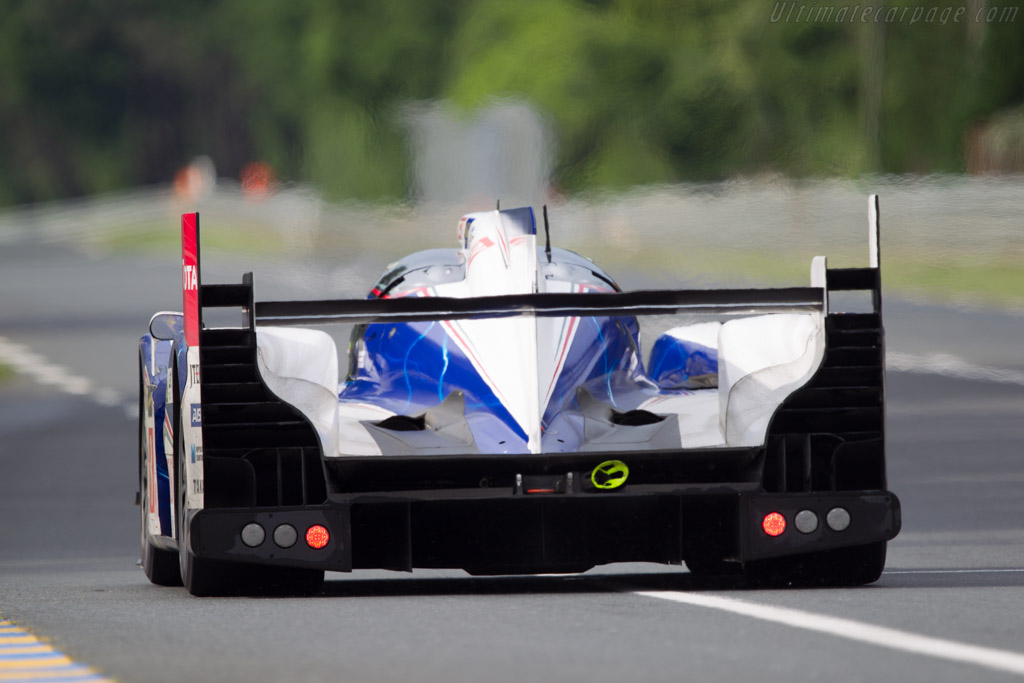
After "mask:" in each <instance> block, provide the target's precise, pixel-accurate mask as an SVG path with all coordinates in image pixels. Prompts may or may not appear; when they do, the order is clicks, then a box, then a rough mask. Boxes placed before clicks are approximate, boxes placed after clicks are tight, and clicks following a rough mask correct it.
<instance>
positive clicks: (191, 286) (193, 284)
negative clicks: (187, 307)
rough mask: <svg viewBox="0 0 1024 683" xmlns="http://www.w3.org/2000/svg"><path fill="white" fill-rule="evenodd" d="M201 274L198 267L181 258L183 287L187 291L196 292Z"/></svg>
mask: <svg viewBox="0 0 1024 683" xmlns="http://www.w3.org/2000/svg"><path fill="white" fill-rule="evenodd" d="M198 283H199V276H198V275H197V274H196V267H195V266H193V265H189V264H187V263H185V259H182V260H181V288H182V289H183V290H185V291H186V292H194V291H196V289H198V286H199V284H198Z"/></svg>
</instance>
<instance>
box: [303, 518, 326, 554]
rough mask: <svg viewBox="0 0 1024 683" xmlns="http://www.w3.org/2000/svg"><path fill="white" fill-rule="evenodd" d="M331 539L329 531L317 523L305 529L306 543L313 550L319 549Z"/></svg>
mask: <svg viewBox="0 0 1024 683" xmlns="http://www.w3.org/2000/svg"><path fill="white" fill-rule="evenodd" d="M330 540H331V533H330V532H329V531H327V529H326V528H325V527H322V526H320V525H319V524H314V525H313V526H311V527H309V528H308V529H306V545H308V546H309V547H310V548H313V549H314V550H320V548H323V547H324V546H325V545H327V542H328V541H330Z"/></svg>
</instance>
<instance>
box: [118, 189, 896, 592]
mask: <svg viewBox="0 0 1024 683" xmlns="http://www.w3.org/2000/svg"><path fill="white" fill-rule="evenodd" d="M543 217H544V221H543V222H544V227H545V235H546V236H547V234H548V230H547V210H546V208H545V209H544V213H543ZM537 223H538V221H537V216H536V214H535V212H534V210H533V209H532V208H530V207H524V208H518V209H511V210H494V211H484V212H479V213H472V214H469V215H466V216H463V217H462V218H461V220H460V221H459V222H458V226H457V231H456V238H457V245H456V247H455V248H451V249H432V250H428V251H423V252H419V253H416V254H413V255H411V256H408V257H406V258H404V259H402V260H400V261H398V262H397V263H395V264H392V265H391V266H390V267H388V269H387V270H386V272H385V273H384V275H383V276H382V277H381V279H380V281H379V282H377V283H376V285H375V286H374V287H373V288H372V289H371V290H370V293H369V295H368V297H367V298H366V299H335V300H329V299H328V300H324V299H311V300H305V301H260V302H256V301H254V288H253V276H252V273H246V274H245V275H244V276H243V277H242V281H241V283H240V284H203V283H202V279H201V269H200V261H201V260H200V240H199V215H198V214H197V213H189V214H185V215H184V216H182V223H181V226H182V303H183V310H182V312H181V313H166V312H165V313H158V314H156V315H155V316H153V318H152V319H151V321H150V326H149V332H148V334H146V335H144V336H143V337H142V339H141V340H140V345H139V402H140V410H139V482H140V491H139V496H138V500H139V502H140V507H141V545H142V566H143V568H144V570H145V573H146V575H147V577H149V579H150V580H151V581H152V582H153V583H156V584H160V585H176V584H182V583H183V584H184V585H185V587H186V588H187V589H188V591H189V592H190V593H192V594H194V595H216V594H223V593H230V592H236V591H240V590H244V591H247V592H259V591H264V590H286V591H290V592H296V593H308V592H315V591H316V590H318V589H319V588H320V586H321V585H322V582H323V578H324V572H325V570H330V571H340V572H350V571H352V570H353V569H358V568H384V569H393V570H402V571H411V570H413V569H414V568H457V569H463V570H465V571H467V572H469V573H470V574H474V575H489V574H537V573H569V572H583V571H586V570H588V569H590V568H592V567H594V566H596V565H603V564H608V563H614V562H636V561H644V562H655V563H665V564H682V563H684V562H685V564H686V566H687V567H688V569H689V571H690V572H691V573H692V574H696V575H699V576H713V575H719V574H736V575H743V576H745V577H746V578H747V579H748V580H750V581H751V582H753V583H757V584H768V585H789V584H806V583H820V584H833V585H853V584H863V583H869V582H872V581H875V580H876V579H878V577H879V576H880V574H881V572H882V569H883V567H884V564H885V552H886V543H887V542H888V541H889V540H891V539H892V538H894V537H895V536H896V534H897V533H898V532H899V529H900V503H899V499H898V498H897V497H896V495H895V494H893V493H892V492H890V491H888V490H887V487H886V468H885V383H884V335H883V328H882V301H881V280H880V268H879V251H878V202H877V197H876V196H872V197H871V198H870V201H869V228H870V229H869V245H870V249H869V265H868V267H865V268H843V269H833V268H828V267H827V262H826V260H825V258H824V257H816V258H815V259H814V260H813V261H812V264H811V282H810V286H808V287H789V288H766V289H710V290H650V291H632V292H624V291H622V290H621V289H620V288H619V286H618V285H617V284H616V282H615V280H614V279H613V278H612V277H611V276H610V275H609V274H608V273H606V272H604V271H603V270H602V269H601V268H600V267H598V266H597V265H596V264H594V263H593V262H592V261H590V260H588V259H586V258H584V257H582V256H580V255H577V254H575V253H573V252H571V251H568V250H565V249H559V248H552V247H551V246H550V239H549V238H546V239H545V243H544V244H543V245H541V244H540V243H539V242H538V234H537ZM842 290H860V291H864V292H867V293H869V295H870V306H869V307H868V308H869V310H866V311H861V312H855V313H843V312H839V311H837V310H833V307H831V306H830V304H829V295H830V293H832V292H835V291H842ZM224 308H229V309H230V308H233V309H236V310H238V311H240V312H241V316H239V317H240V322H239V323H238V324H235V325H223V324H220V325H215V324H214V320H217V321H222V320H224V319H225V318H224V315H223V313H220V314H217V315H215V314H214V309H224ZM652 316H657V318H655V320H656V321H663V320H664V319H665V316H675V318H674V319H675V320H676V321H677V322H678V323H679V324H675V325H674V326H671V327H670V328H668V329H664V325H662V327H661V328H660V330H663V331H660V334H658V335H657V337H656V339H655V341H654V343H653V345H651V346H650V348H649V349H647V348H646V347H645V346H644V345H643V343H642V331H643V330H645V329H646V330H649V329H655V330H656V331H659V328H658V327H657V325H655V326H654V327H653V328H652V327H651V325H649V324H648V321H649V320H650V318H651V317H652ZM337 323H348V324H350V325H352V326H353V327H352V332H351V340H350V343H349V348H348V353H347V355H346V356H345V358H344V359H343V360H342V362H339V353H338V349H337V344H336V342H335V340H334V338H333V337H332V336H331V335H330V334H328V333H327V332H325V331H324V330H323V329H322V327H321V326H323V325H327V324H337ZM649 334H650V333H649ZM339 368H340V369H339Z"/></svg>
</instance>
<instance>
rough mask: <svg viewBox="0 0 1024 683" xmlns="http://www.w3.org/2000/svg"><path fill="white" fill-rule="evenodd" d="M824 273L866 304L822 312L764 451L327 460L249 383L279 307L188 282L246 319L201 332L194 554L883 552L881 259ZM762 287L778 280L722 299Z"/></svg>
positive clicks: (886, 517)
mask: <svg viewBox="0 0 1024 683" xmlns="http://www.w3.org/2000/svg"><path fill="white" fill-rule="evenodd" d="M826 278H827V282H826V287H825V288H824V289H817V290H814V291H817V292H819V293H820V294H821V295H822V296H823V297H824V296H827V292H830V291H842V290H862V291H866V292H868V293H869V295H870V297H871V306H870V311H869V312H864V313H838V312H829V313H828V314H827V316H826V349H825V353H824V359H823V362H822V364H821V366H820V368H819V369H818V370H817V372H816V374H815V375H814V376H813V378H812V379H811V380H810V381H809V382H808V383H807V384H806V385H805V386H804V387H802V388H800V389H799V390H797V391H796V392H795V393H793V394H792V395H790V396H789V397H788V398H787V399H786V400H785V402H784V403H783V404H782V405H781V406H780V407H779V409H778V410H777V412H776V413H775V415H774V417H773V419H772V421H771V424H770V426H769V429H768V436H767V439H766V443H765V444H764V445H763V446H761V447H754V448H713V449H704V450H683V451H669V452H657V451H653V452H652V451H645V452H621V453H614V452H602V453H578V454H541V455H450V456H415V457H402V456H386V457H383V456H381V457H358V458H336V457H330V458H324V457H322V456H323V454H322V453H321V452H320V445H319V441H318V438H317V435H316V432H315V431H314V429H313V427H312V425H311V424H310V423H309V422H308V421H307V420H306V418H305V417H304V416H303V415H302V414H301V413H300V412H298V411H297V410H295V409H294V408H292V407H291V406H289V405H287V404H286V403H284V402H282V401H280V400H279V399H278V398H276V397H275V396H274V395H273V394H272V393H271V392H270V391H269V390H268V389H267V387H266V385H265V384H264V383H263V381H262V380H261V378H260V376H259V372H258V370H257V365H256V333H255V329H256V327H255V326H256V324H257V323H258V322H259V321H260V320H261V319H262V318H263V317H264V314H265V317H266V319H267V320H277V319H278V317H277V314H278V313H279V312H280V310H282V309H283V308H285V307H286V305H285V304H284V303H273V302H272V303H269V304H265V305H264V304H254V302H253V295H252V278H251V275H246V277H245V278H244V279H243V283H242V284H241V285H201V291H200V295H201V308H211V307H239V308H241V309H243V311H244V312H245V324H244V325H243V327H241V328H239V329H203V330H202V332H201V337H200V354H201V366H202V386H203V393H202V414H203V426H202V429H203V444H204V450H205V458H204V462H205V508H204V509H202V510H200V511H198V512H197V513H196V514H195V515H194V517H193V518H192V521H191V545H192V550H193V552H194V553H195V554H196V555H197V556H198V557H204V558H210V559H214V560H224V561H231V562H241V563H251V564H272V565H281V566H293V567H310V568H319V569H328V570H336V571H349V570H352V569H357V568H387V569H396V570H411V569H412V568H414V567H449V568H463V569H466V570H467V571H469V572H471V573H479V574H493V573H533V572H572V571H582V570H585V569H587V568H589V567H592V566H595V565H599V564H606V563H611V562H632V561H649V562H658V563H671V564H678V563H681V562H684V561H686V562H688V563H692V565H691V566H692V567H696V566H698V560H699V561H701V562H702V563H704V565H706V562H707V561H708V560H710V561H712V562H717V563H724V564H725V565H729V564H732V565H735V566H739V567H742V566H744V565H746V564H748V563H752V562H757V561H760V560H765V559H769V558H781V557H786V556H809V554H821V553H826V552H830V551H834V550H836V549H840V548H868V547H875V548H877V547H882V548H883V552H882V558H883V562H884V542H885V541H888V540H890V539H892V538H893V537H895V535H896V534H897V533H898V532H899V528H900V504H899V500H898V499H897V497H896V496H895V495H894V494H892V493H891V492H889V491H887V487H886V468H885V410H884V403H885V376H884V356H885V345H884V331H883V327H882V317H881V289H880V280H879V269H878V268H859V269H838V270H837V269H831V270H827V271H826ZM721 291H725V290H721ZM772 291H778V292H782V291H790V290H733V292H732V294H736V293H740V294H742V293H743V292H747V293H748V294H749V293H750V292H758V293H760V294H761V295H763V293H765V292H772ZM807 291H811V290H807ZM716 295H718V293H717V292H716ZM585 296H588V297H600V296H605V297H615V296H618V297H625V296H628V295H626V294H610V295H585ZM722 296H723V297H725V298H728V297H729V296H730V293H728V292H727V293H725V294H723V295H722ZM613 300H614V299H609V301H613ZM405 301H408V300H405ZM311 303H314V304H315V303H318V302H311ZM319 303H321V304H323V303H324V302H319ZM349 303H354V304H356V303H359V302H349ZM365 303H366V304H368V305H377V306H386V305H390V304H386V303H385V302H373V301H368V302H365ZM412 305H413V306H416V305H419V304H417V303H416V302H415V301H414V302H413V303H412ZM424 305H429V302H428V303H427V304H424ZM261 306H262V309H261ZM824 306H825V308H826V310H827V303H825V304H824ZM323 309H324V306H322V305H321V306H320V308H318V309H315V310H314V309H305V312H306V314H308V315H307V316H306V317H305V318H302V316H303V310H301V309H300V310H299V311H298V312H297V313H296V318H297V319H300V318H302V319H304V320H306V321H309V320H311V319H315V318H316V317H317V316H319V315H322V311H323ZM367 310H369V309H367ZM819 310H820V308H819ZM364 312H365V311H364ZM371 313H372V311H371ZM406 314H407V315H409V316H412V315H416V314H417V313H416V311H411V312H406ZM367 315H369V313H368V314H367ZM467 315H468V314H467ZM610 459H616V460H621V461H622V462H623V463H625V464H626V465H628V467H629V477H628V480H627V483H626V484H625V485H624V486H622V487H620V488H617V489H615V490H611V491H602V490H598V489H594V488H593V487H592V486H589V485H588V482H589V479H590V473H591V472H592V470H593V469H594V468H595V467H596V466H597V465H598V464H600V463H601V462H603V461H607V460H610ZM837 507H841V508H844V509H845V510H846V511H847V512H848V513H849V518H850V520H851V521H850V524H849V527H848V528H846V529H844V530H841V531H834V530H832V529H831V528H829V526H828V525H827V524H826V523H825V522H824V520H825V518H826V516H827V514H828V512H829V511H830V510H832V509H834V508H837ZM801 510H811V511H813V512H815V513H816V515H817V517H818V519H820V520H821V523H820V524H818V525H817V528H816V529H815V530H813V531H811V532H809V533H803V532H801V531H798V530H797V529H796V528H795V526H794V525H793V523H792V522H793V519H794V517H795V515H796V513H797V512H799V511H801ZM769 512H779V513H781V514H782V515H783V516H784V517H785V519H786V520H787V521H788V522H789V524H788V526H787V528H786V530H785V531H784V532H783V533H782V534H781V535H779V536H776V537H771V536H768V535H767V534H766V533H765V532H764V531H763V530H762V528H761V521H762V519H763V518H764V516H765V515H766V514H768V513H769ZM253 522H255V523H258V524H260V525H261V526H262V527H263V528H265V529H266V540H265V541H263V542H262V543H261V544H260V545H258V546H257V547H250V546H248V545H246V544H245V543H243V542H242V540H241V536H240V533H241V530H242V528H243V527H244V526H245V525H247V524H251V523H253ZM285 523H287V524H291V525H292V526H293V527H295V528H296V529H298V530H299V533H300V537H299V538H300V540H299V541H298V542H297V543H295V544H294V545H292V546H291V547H289V548H284V547H280V546H279V545H277V544H275V542H274V541H273V540H272V536H273V533H272V532H273V529H275V528H276V527H277V526H279V525H281V524H285ZM315 524H319V525H322V526H325V527H326V528H327V529H328V530H329V532H330V535H331V536H330V541H329V542H328V544H327V545H326V546H325V547H324V548H322V549H318V550H314V549H312V548H311V547H308V546H307V545H306V544H305V543H303V541H302V540H301V539H302V537H301V534H302V532H303V530H305V529H306V528H308V527H310V526H312V525H315ZM704 565H702V566H704ZM878 571H881V569H880V567H879V569H878ZM875 578H877V576H876V577H875ZM870 580H873V579H870Z"/></svg>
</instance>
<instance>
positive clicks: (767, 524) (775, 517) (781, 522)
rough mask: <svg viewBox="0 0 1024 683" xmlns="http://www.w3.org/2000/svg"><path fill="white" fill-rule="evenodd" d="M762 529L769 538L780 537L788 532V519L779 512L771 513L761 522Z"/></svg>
mask: <svg viewBox="0 0 1024 683" xmlns="http://www.w3.org/2000/svg"><path fill="white" fill-rule="evenodd" d="M761 528H762V529H764V532H765V533H766V534H768V535H769V536H778V535H779V534H781V533H782V532H783V531H785V530H786V518H785V517H783V516H782V515H781V514H780V513H778V512H769V513H768V514H767V515H765V516H764V519H763V520H761Z"/></svg>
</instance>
